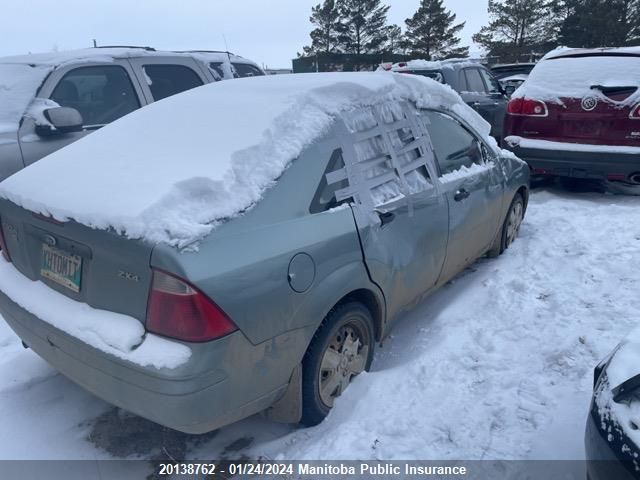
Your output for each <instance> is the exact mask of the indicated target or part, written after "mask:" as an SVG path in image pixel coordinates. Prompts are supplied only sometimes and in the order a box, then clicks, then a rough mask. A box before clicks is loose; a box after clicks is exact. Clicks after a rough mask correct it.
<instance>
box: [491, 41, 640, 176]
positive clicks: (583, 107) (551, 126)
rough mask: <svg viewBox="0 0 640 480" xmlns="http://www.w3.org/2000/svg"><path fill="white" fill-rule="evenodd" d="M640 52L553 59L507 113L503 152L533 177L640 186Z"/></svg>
mask: <svg viewBox="0 0 640 480" xmlns="http://www.w3.org/2000/svg"><path fill="white" fill-rule="evenodd" d="M639 107H640V47H628V48H598V49H574V48H571V49H568V48H561V49H557V50H554V51H552V52H550V53H548V54H547V55H546V56H545V57H544V58H543V59H542V60H541V61H540V62H538V63H537V64H536V66H535V68H534V69H533V70H532V71H531V74H530V75H529V78H528V79H527V80H526V81H525V83H524V84H523V85H522V86H521V87H520V88H519V89H518V90H516V91H515V92H514V94H513V96H512V97H511V101H510V102H509V104H508V105H507V115H506V119H505V128H504V131H505V138H504V141H503V143H504V145H505V147H506V148H509V149H510V150H512V151H513V152H514V153H515V154H516V155H518V156H519V157H520V158H522V159H523V160H526V161H527V163H528V164H529V166H530V167H531V170H532V172H531V173H532V174H533V175H557V176H564V177H575V178H588V179H603V180H614V181H619V182H624V183H627V184H640V109H639Z"/></svg>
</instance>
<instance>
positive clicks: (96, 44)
mask: <svg viewBox="0 0 640 480" xmlns="http://www.w3.org/2000/svg"><path fill="white" fill-rule="evenodd" d="M93 48H98V42H96V39H95V38H94V39H93Z"/></svg>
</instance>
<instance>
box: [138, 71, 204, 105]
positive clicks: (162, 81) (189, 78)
mask: <svg viewBox="0 0 640 480" xmlns="http://www.w3.org/2000/svg"><path fill="white" fill-rule="evenodd" d="M142 68H143V69H144V74H145V76H146V80H147V84H148V85H149V89H150V90H151V95H152V96H153V99H154V100H155V101H158V100H162V99H163V98H167V97H170V96H171V95H175V94H177V93H181V92H184V91H185V90H191V89H192V88H195V87H199V86H201V85H203V84H204V83H203V81H202V80H201V79H200V77H199V76H198V74H197V73H196V72H194V71H193V70H192V69H190V68H189V67H185V66H184V65H145V66H144V67H142Z"/></svg>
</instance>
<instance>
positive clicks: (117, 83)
mask: <svg viewBox="0 0 640 480" xmlns="http://www.w3.org/2000/svg"><path fill="white" fill-rule="evenodd" d="M51 100H53V101H54V102H56V103H57V104H58V105H60V106H61V107H71V108H75V109H76V110H78V111H79V112H80V114H81V115H82V120H83V124H84V126H85V127H91V126H101V125H106V124H107V123H110V122H113V121H114V120H117V119H118V118H120V117H122V116H123V115H126V114H127V113H130V112H132V111H134V110H136V109H138V108H140V100H139V99H138V96H137V95H136V92H135V90H134V88H133V84H132V83H131V78H130V77H129V74H128V73H127V71H126V70H125V69H124V68H122V67H120V66H116V65H104V66H92V67H79V68H76V69H73V70H71V71H69V72H68V73H67V74H66V75H64V77H62V79H61V80H60V82H59V83H58V85H56V87H55V89H54V90H53V93H52V94H51Z"/></svg>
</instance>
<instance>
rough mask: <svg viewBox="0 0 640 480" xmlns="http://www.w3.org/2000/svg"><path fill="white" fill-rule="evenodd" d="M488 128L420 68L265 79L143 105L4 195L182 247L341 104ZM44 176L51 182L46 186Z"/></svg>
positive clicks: (255, 195)
mask: <svg viewBox="0 0 640 480" xmlns="http://www.w3.org/2000/svg"><path fill="white" fill-rule="evenodd" d="M398 100H399V101H410V102H413V103H414V104H416V105H417V106H418V107H420V108H428V107H431V108H433V107H437V108H443V109H446V110H450V111H453V112H454V113H457V114H458V115H460V116H461V117H463V118H464V119H466V120H467V121H468V122H469V123H470V124H471V125H472V127H474V128H475V129H476V130H477V131H478V132H479V133H480V134H481V135H482V136H483V138H484V139H485V140H486V141H487V142H488V143H490V144H492V145H495V142H493V143H492V142H491V140H490V139H489V130H490V126H489V124H488V123H486V122H485V121H484V120H483V119H482V118H481V117H480V116H479V115H478V114H477V113H476V112H475V111H473V110H472V109H471V108H470V107H468V106H467V105H466V104H465V103H464V102H463V101H462V100H461V99H460V97H459V96H458V94H457V93H455V92H454V91H453V90H452V89H451V88H449V87H447V86H444V85H440V84H438V83H436V82H434V81H432V80H430V79H427V78H423V77H418V76H406V75H392V74H389V73H340V74H335V73H333V74H301V75H283V76H265V77H255V78H248V79H239V80H237V81H233V82H221V83H216V84H210V85H205V86H203V87H199V88H196V89H193V90H190V91H187V92H184V93H182V94H180V95H176V96H173V97H169V98H167V99H164V100H162V101H160V102H156V103H154V104H151V105H149V106H147V107H145V108H143V109H140V110H137V111H135V112H133V113H131V114H129V115H127V116H125V117H123V118H122V119H120V120H118V121H116V122H114V123H112V124H110V125H107V126H106V127H104V128H102V129H101V130H99V131H98V132H96V133H93V134H92V135H89V136H87V137H85V138H84V139H82V140H80V141H78V142H76V143H73V144H71V145H69V146H68V147H66V148H64V149H62V150H58V151H57V152H55V153H53V154H51V155H49V156H48V157H47V158H46V159H44V160H43V161H40V162H38V163H36V164H34V165H32V166H30V167H29V168H27V169H24V170H22V171H20V172H18V173H17V174H15V175H13V176H12V177H10V178H8V179H7V180H5V181H4V182H3V183H2V184H1V185H0V195H1V196H2V197H4V198H7V199H9V200H11V201H12V202H14V203H16V204H18V205H20V206H22V207H24V208H26V209H29V210H32V211H34V212H38V213H41V214H43V215H48V216H52V217H53V218H55V219H57V220H60V221H66V220H69V219H74V220H75V221H77V222H79V223H82V224H84V225H87V226H89V227H92V228H98V229H108V228H114V229H115V230H116V231H118V232H120V233H122V234H124V235H126V236H128V237H130V238H141V239H144V240H147V241H149V242H152V243H157V242H164V243H167V244H169V245H174V246H178V247H185V246H187V245H190V244H192V243H193V242H196V241H198V240H199V239H201V238H202V237H204V236H205V235H207V234H208V233H209V232H211V230H212V229H213V228H214V227H215V226H216V224H217V223H219V222H220V221H222V220H223V219H228V218H231V217H234V216H236V215H238V214H239V213H241V212H243V211H245V210H247V209H248V208H250V207H251V206H253V205H254V204H255V203H256V202H258V201H259V200H260V198H261V197H262V195H263V194H264V192H265V190H266V189H268V188H269V187H271V186H272V185H273V184H274V182H275V180H276V179H277V178H278V177H279V176H280V175H282V173H283V171H284V170H285V169H286V168H287V166H288V165H289V163H290V162H291V161H292V160H294V159H295V158H296V157H297V156H298V155H299V154H300V153H301V152H302V151H303V150H304V149H305V148H306V147H307V146H309V145H310V144H311V143H312V142H314V141H315V140H317V139H318V138H320V137H322V136H323V135H324V134H325V133H326V132H327V131H328V130H329V128H330V127H331V125H332V123H333V122H334V120H335V118H336V117H337V116H338V115H340V114H341V113H343V112H346V111H352V110H354V109H356V108H359V107H364V106H373V105H378V104H382V103H385V102H389V101H398ZM43 178H46V179H47V181H48V182H49V184H50V185H55V187H56V188H46V189H45V188H42V179H43Z"/></svg>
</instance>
